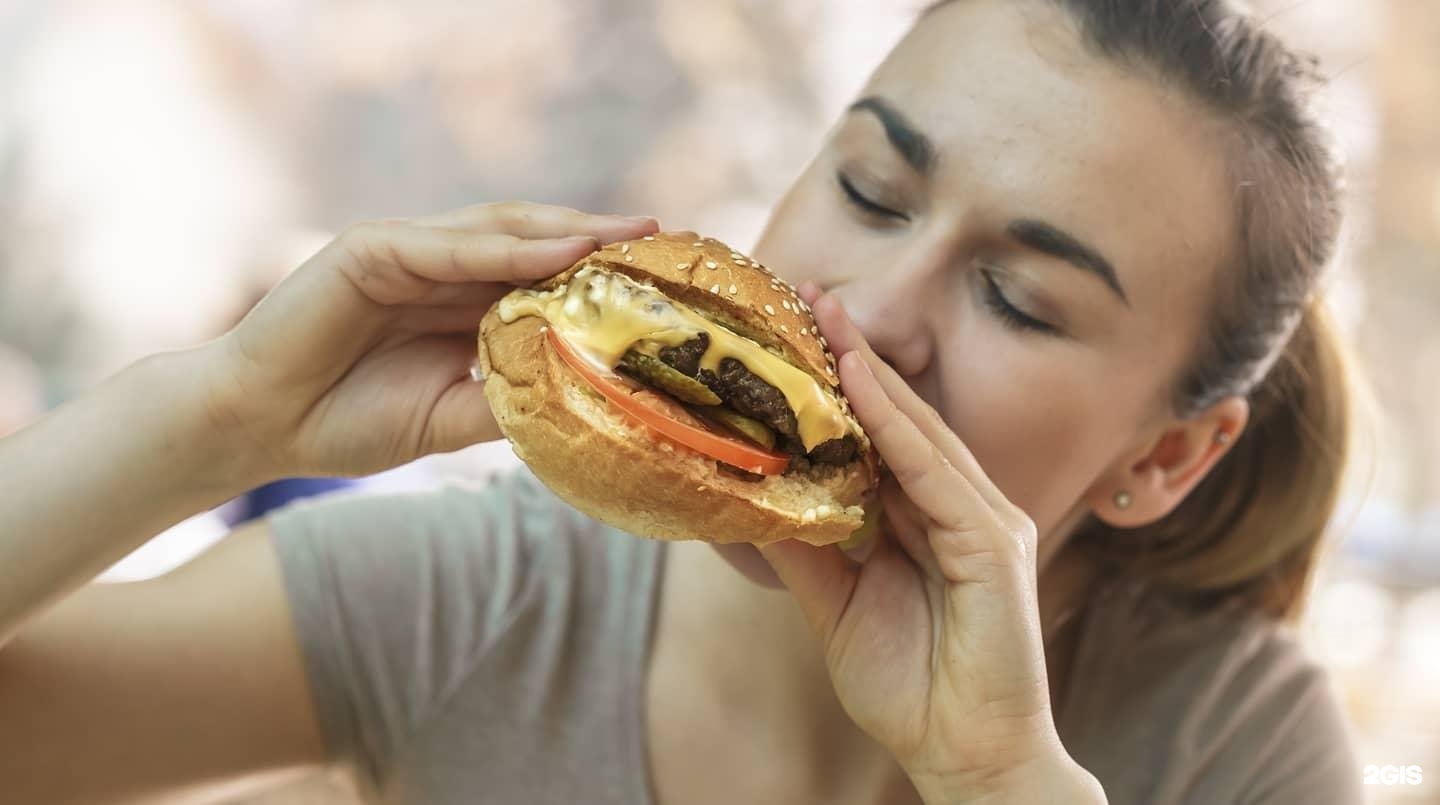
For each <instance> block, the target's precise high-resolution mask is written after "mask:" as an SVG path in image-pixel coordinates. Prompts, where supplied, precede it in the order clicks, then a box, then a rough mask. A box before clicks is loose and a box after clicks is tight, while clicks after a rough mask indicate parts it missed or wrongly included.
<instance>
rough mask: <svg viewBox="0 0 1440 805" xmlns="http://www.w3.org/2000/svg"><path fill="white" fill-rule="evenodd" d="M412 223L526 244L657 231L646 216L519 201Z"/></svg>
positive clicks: (628, 236)
mask: <svg viewBox="0 0 1440 805" xmlns="http://www.w3.org/2000/svg"><path fill="white" fill-rule="evenodd" d="M415 222H416V223H417V224H420V225H422V226H428V227H436V228H442V229H458V230H465V231H468V232H471V233H489V234H499V235H514V236H515V237H519V238H526V239H530V240H539V239H547V238H564V237H570V236H574V235H583V236H585V237H591V238H594V239H596V240H598V241H600V243H602V244H605V243H613V242H615V241H617V240H632V239H634V238H638V237H643V236H645V235H651V234H654V233H655V232H656V231H657V230H658V229H659V224H658V223H656V221H655V219H654V218H650V217H646V216H620V215H595V214H592V213H586V212H580V211H579V210H572V209H570V208H568V207H554V206H550V205H548V204H532V203H529V202H523V201H510V202H504V203H500V204H475V205H472V206H469V207H461V208H460V209H458V210H450V211H448V212H443V213H439V214H437V215H430V216H426V217H424V218H417V219H415Z"/></svg>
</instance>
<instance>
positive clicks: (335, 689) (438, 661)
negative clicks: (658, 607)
mask: <svg viewBox="0 0 1440 805" xmlns="http://www.w3.org/2000/svg"><path fill="white" fill-rule="evenodd" d="M268 522H269V525H270V527H271V531H272V533H273V535H274V544H275V546H276V555H277V556H278V558H279V561H280V566H281V570H282V577H283V579H284V583H285V588H286V593H287V597H288V598H289V602H290V607H291V610H292V616H293V620H294V623H295V628H296V634H297V638H298V640H299V643H300V646H301V649H302V652H303V654H304V656H305V660H306V667H307V671H308V673H309V676H310V678H311V688H312V691H313V693H314V695H315V699H316V704H317V709H318V711H319V714H320V719H321V722H322V726H323V728H324V730H325V733H326V736H327V741H328V743H329V745H330V747H331V752H332V754H333V755H334V756H335V757H337V758H341V759H344V760H347V761H350V762H352V763H354V764H355V766H356V767H357V768H358V769H359V771H360V775H361V776H360V779H361V780H363V781H364V783H365V785H366V786H367V787H369V788H378V787H380V786H381V785H383V784H384V781H385V780H387V779H393V778H405V779H407V780H409V781H410V783H413V784H416V785H422V784H423V785H432V786H441V787H443V786H444V785H448V784H451V783H453V784H455V785H463V784H464V782H465V781H466V780H473V779H476V778H477V777H479V778H484V779H487V780H488V782H489V783H490V784H492V785H495V786H500V788H498V789H497V790H507V791H508V790H515V791H523V790H537V791H538V790H540V789H541V788H542V787H543V786H544V785H556V784H559V783H558V782H555V781H550V782H548V783H547V782H546V781H544V780H539V779H534V778H532V777H527V776H526V775H527V774H530V773H531V772H532V771H534V770H535V769H536V768H537V767H536V766H535V765H534V764H533V763H527V761H526V757H527V753H529V754H528V756H529V757H532V758H533V757H537V756H546V755H555V754H564V753H570V754H574V753H575V752H578V751H579V750H578V749H577V747H576V746H575V745H572V744H569V743H566V741H579V740H581V739H593V738H594V737H595V736H598V735H600V734H602V733H603V731H604V729H613V725H614V724H615V723H617V719H618V718H619V716H618V715H617V714H616V712H615V708H618V707H619V706H620V705H619V704H618V703H617V702H619V700H620V697H618V696H617V695H614V693H613V691H614V689H617V688H618V687H620V686H622V685H623V684H624V682H625V681H626V680H628V679H629V678H630V677H629V676H624V677H623V678H622V676H621V674H620V672H619V671H617V670H615V669H617V668H620V667H622V666H620V665H619V664H618V663H617V662H616V657H617V656H618V657H619V658H621V659H622V660H624V661H625V664H624V665H623V668H624V671H625V673H626V674H629V673H631V672H632V671H634V669H637V668H639V667H640V664H639V660H638V659H634V658H639V657H640V656H642V654H641V652H642V649H643V646H644V645H645V643H644V638H645V635H646V634H647V633H648V632H647V629H648V625H649V621H650V614H651V609H652V603H653V594H652V593H653V590H654V589H655V587H656V584H657V581H656V579H657V576H658V571H659V565H660V562H661V559H662V553H661V552H660V548H661V547H662V546H661V545H659V544H656V543H652V542H649V541H646V540H641V539H638V538H635V537H632V536H630V535H627V534H624V533H622V532H619V531H616V530H614V529H611V528H608V527H606V526H604V525H602V524H600V523H598V522H596V521H594V520H591V519H590V518H588V517H586V516H584V515H583V514H580V513H579V512H577V511H575V510H574V509H572V508H570V507H569V506H567V505H565V504H564V503H563V502H562V501H560V500H559V499H558V498H556V497H555V496H554V495H553V494H552V493H551V492H549V491H548V490H547V489H545V488H544V487H543V486H542V485H541V484H540V483H539V482H538V481H536V480H535V478H534V477H533V476H532V475H530V474H529V473H528V472H526V471H524V470H520V471H517V472H515V473H510V474H505V475H501V476H497V477H495V478H493V479H492V480H490V481H488V482H486V483H485V484H483V485H475V486H471V485H451V486H446V487H444V488H441V489H437V490H434V491H427V492H421V493H405V494H387V495H378V496H377V495H360V494H339V495H335V496H332V497H330V498H326V499H323V500H314V501H304V502H301V503H298V504H295V505H292V506H290V507H287V508H286V509H284V510H282V511H280V512H278V513H276V514H274V515H272V516H271V517H270V518H268ZM632 659H634V661H633V662H632V661H630V660H632ZM542 682H543V684H542ZM577 691H586V692H592V693H594V695H591V696H576V695H575V694H576V692H577ZM522 694H523V695H522ZM587 702H588V704H586V703H587ZM577 708H583V709H577ZM607 708H608V709H607ZM555 711H558V712H564V713H566V714H567V721H566V723H568V724H570V725H571V726H572V727H573V729H571V730H569V731H566V732H564V733H563V734H558V733H555V732H554V730H551V729H549V728H548V727H547V726H546V724H544V723H541V722H540V721H537V719H539V718H541V717H542V716H543V715H544V714H546V713H551V712H555ZM585 719H588V720H585ZM602 722H603V725H604V727H603V728H602V726H600V725H601V724H602ZM582 727H583V729H582ZM457 746H466V747H477V749H476V752H477V753H480V754H482V755H483V756H484V757H485V758H486V760H485V762H484V764H483V767H477V766H476V761H475V759H474V758H475V757H476V756H477V755H476V754H474V753H471V754H466V753H458V754H457V753H456V752H455V751H454V747H457ZM479 747H483V748H485V751H484V752H480V749H479ZM497 747H499V749H497ZM616 751H619V750H616ZM576 756H579V755H576ZM452 760H453V761H454V763H453V764H452V763H451V762H450V761H452ZM506 785H509V786H511V788H504V786H506ZM555 801H578V800H575V799H573V798H570V799H568V800H566V799H564V798H561V799H556V800H555Z"/></svg>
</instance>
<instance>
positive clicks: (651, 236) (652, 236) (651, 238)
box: [642, 235, 655, 240]
mask: <svg viewBox="0 0 1440 805" xmlns="http://www.w3.org/2000/svg"><path fill="white" fill-rule="evenodd" d="M654 239H655V236H654V235H646V236H645V237H644V238H642V240H654Z"/></svg>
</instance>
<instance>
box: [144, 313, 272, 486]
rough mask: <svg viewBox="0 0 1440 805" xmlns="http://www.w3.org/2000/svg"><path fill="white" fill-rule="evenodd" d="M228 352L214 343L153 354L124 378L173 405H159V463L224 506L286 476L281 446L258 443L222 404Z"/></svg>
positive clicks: (157, 429) (223, 403)
mask: <svg viewBox="0 0 1440 805" xmlns="http://www.w3.org/2000/svg"><path fill="white" fill-rule="evenodd" d="M223 353H225V346H223V344H222V343H220V341H212V343H207V344H202V346H199V347H193V348H187V350H177V351H168V353H160V354H154V356H150V357H145V359H143V360H140V361H137V363H135V364H132V366H131V367H130V369H127V370H125V372H124V373H122V376H121V379H120V380H121V382H125V383H130V384H132V386H137V387H141V389H151V392H150V393H151V395H153V396H160V395H164V397H167V399H168V400H170V402H171V405H168V406H157V408H161V410H160V416H158V418H157V422H156V428H154V433H156V449H157V458H158V459H160V461H161V462H163V465H164V467H166V468H167V471H170V472H173V474H177V478H183V481H184V482H186V484H187V485H189V487H190V488H192V490H196V491H197V493H200V494H204V495H206V497H213V498H216V500H222V501H223V500H228V498H230V497H235V495H238V494H242V493H245V491H248V490H251V488H255V487H258V485H261V484H265V482H266V481H271V480H275V478H279V477H281V475H284V474H285V469H284V467H282V465H281V462H279V461H278V459H276V458H275V457H276V454H278V451H276V449H275V448H276V446H275V445H266V444H264V442H262V441H261V439H256V438H255V435H253V432H252V431H251V429H249V428H248V426H246V423H245V422H243V421H242V419H240V418H238V416H236V415H235V413H233V412H235V410H236V409H235V408H233V406H229V405H226V402H225V400H220V399H217V393H216V389H217V387H219V384H217V383H215V382H213V377H215V374H216V373H217V372H220V369H219V367H220V366H223V363H225V360H228V356H226V354H223ZM127 376H128V377H127Z"/></svg>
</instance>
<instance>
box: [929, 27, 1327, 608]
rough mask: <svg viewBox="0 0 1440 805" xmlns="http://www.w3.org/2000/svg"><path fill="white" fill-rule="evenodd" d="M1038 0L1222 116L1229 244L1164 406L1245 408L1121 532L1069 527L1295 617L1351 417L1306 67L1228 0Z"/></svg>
mask: <svg viewBox="0 0 1440 805" xmlns="http://www.w3.org/2000/svg"><path fill="white" fill-rule="evenodd" d="M954 1H955V0H942V1H941V2H939V3H937V4H935V5H933V6H931V7H930V9H929V11H933V10H934V9H936V8H938V7H940V6H944V5H948V4H949V3H950V2H954ZM1047 1H1048V2H1050V3H1052V4H1054V5H1056V6H1059V7H1060V8H1063V9H1064V10H1066V11H1067V12H1068V13H1069V14H1070V16H1071V18H1072V19H1074V20H1075V21H1076V23H1077V27H1078V29H1079V32H1080V35H1081V38H1082V40H1083V41H1084V42H1085V44H1086V45H1087V46H1088V47H1089V48H1090V49H1092V50H1093V51H1095V52H1096V53H1098V54H1100V55H1102V56H1104V57H1106V58H1109V59H1111V60H1113V61H1115V62H1117V63H1120V64H1122V65H1124V66H1126V67H1130V68H1133V69H1136V70H1139V71H1142V72H1144V73H1148V74H1150V75H1152V76H1154V77H1155V79H1156V80H1158V81H1161V82H1164V83H1165V84H1167V85H1170V86H1175V87H1178V88H1180V89H1182V90H1184V91H1185V92H1186V93H1187V94H1188V95H1189V96H1190V97H1191V98H1192V99H1193V101H1194V102H1195V103H1196V104H1197V106H1198V108H1200V109H1202V110H1204V111H1205V112H1207V113H1208V114H1211V115H1213V117H1214V119H1215V120H1216V121H1217V122H1218V123H1219V124H1220V125H1219V127H1218V130H1219V131H1220V132H1221V134H1220V145H1221V146H1222V147H1224V148H1226V150H1227V154H1228V155H1229V157H1230V160H1229V168H1230V173H1231V176H1230V178H1231V180H1232V184H1233V186H1234V188H1235V225H1236V232H1237V238H1236V242H1235V243H1234V244H1233V245H1232V248H1231V256H1230V259H1229V263H1228V265H1227V266H1226V270H1224V271H1221V272H1219V279H1218V283H1217V286H1216V287H1215V288H1214V289H1213V293H1214V299H1213V301H1212V304H1211V313H1210V320H1209V323H1208V326H1207V329H1206V334H1205V337H1204V338H1203V339H1202V340H1201V343H1199V344H1198V345H1197V349H1196V352H1195V354H1194V355H1193V357H1192V359H1191V361H1190V363H1189V365H1188V367H1187V369H1186V371H1185V372H1184V373H1183V374H1182V376H1181V378H1180V379H1179V382H1178V383H1177V384H1176V387H1175V393H1174V401H1173V404H1174V408H1175V410H1176V412H1177V413H1178V414H1179V415H1181V416H1192V415H1194V414H1197V413H1199V412H1201V411H1203V410H1205V409H1206V408H1208V407H1209V406H1211V405H1213V404H1215V403H1216V402H1218V401H1220V400H1222V399H1224V398H1226V397H1229V396H1232V395H1239V396H1244V397H1247V398H1248V399H1249V400H1250V402H1251V408H1252V411H1251V419H1250V424H1249V426H1248V427H1247V428H1246V430H1245V432H1244V433H1243V434H1242V435H1241V436H1240V438H1239V440H1238V441H1237V442H1236V444H1235V445H1234V446H1233V447H1232V448H1231V450H1230V452H1229V454H1228V455H1227V456H1226V457H1225V458H1224V459H1223V460H1222V461H1221V462H1220V463H1219V464H1218V465H1217V466H1216V467H1215V469H1214V470H1213V471H1212V472H1211V473H1210V475H1209V476H1208V477H1207V478H1206V479H1205V480H1204V481H1203V482H1202V483H1201V484H1200V485H1199V486H1198V487H1197V488H1196V489H1195V490H1194V491H1193V492H1192V493H1191V494H1190V495H1189V496H1188V497H1187V498H1186V500H1185V501H1184V502H1182V503H1181V504H1180V505H1179V506H1178V507H1177V508H1176V510H1175V511H1174V512H1172V513H1171V514H1170V515H1169V516H1167V517H1165V518H1163V519H1162V520H1160V521H1159V522H1156V523H1154V524H1152V525H1149V526H1146V527H1143V528H1137V529H1130V530H1124V531H1122V530H1118V529H1114V528H1111V527H1109V526H1106V525H1105V524H1103V523H1101V522H1099V521H1098V520H1096V519H1094V518H1091V520H1090V522H1088V523H1087V524H1086V525H1085V526H1083V527H1082V529H1081V531H1080V533H1079V534H1077V535H1076V539H1077V540H1080V541H1083V543H1084V544H1086V545H1088V546H1090V547H1093V548H1095V549H1096V550H1097V551H1098V552H1099V553H1100V554H1101V555H1102V556H1104V557H1105V558H1107V559H1108V560H1109V561H1110V562H1111V563H1113V564H1114V565H1116V566H1117V567H1121V568H1124V569H1125V570H1126V571H1127V572H1131V573H1137V574H1144V575H1145V576H1147V577H1150V578H1154V579H1158V580H1160V581H1162V582H1164V583H1168V584H1170V585H1173V586H1176V587H1179V588H1182V589H1186V590H1191V591H1195V592H1197V593H1201V594H1203V596H1204V597H1205V598H1208V599H1210V600H1211V601H1214V602H1219V601H1240V602H1243V603H1244V604H1247V605H1249V606H1250V607H1252V608H1254V609H1257V610H1260V611H1263V612H1266V613H1268V614H1271V615H1274V616H1276V617H1293V616H1294V615H1295V614H1296V613H1297V612H1298V610H1299V608H1300V605H1301V603H1302V602H1303V599H1304V594H1305V592H1306V590H1307V588H1308V586H1309V580H1310V577H1311V574H1312V571H1313V569H1314V566H1315V559H1316V557H1317V555H1318V553H1319V551H1320V548H1321V545H1322V538H1323V536H1324V534H1325V532H1326V529H1327V525H1328V523H1329V521H1330V519H1331V516H1332V514H1333V512H1334V508H1335V503H1336V500H1337V498H1338V495H1339V490H1340V485H1341V481H1342V475H1343V471H1344V465H1345V457H1346V450H1347V446H1348V443H1349V428H1350V419H1351V403H1350V399H1349V394H1350V392H1349V388H1350V385H1349V381H1348V378H1347V372H1346V369H1345V366H1346V363H1345V360H1344V356H1343V352H1342V350H1341V348H1340V342H1339V341H1338V339H1337V338H1336V336H1335V333H1334V331H1333V328H1332V326H1331V323H1330V321H1329V318H1328V316H1327V315H1326V314H1325V311H1324V308H1323V306H1322V304H1321V303H1320V301H1319V300H1318V298H1317V294H1316V288H1317V285H1318V284H1319V279H1320V277H1321V275H1322V273H1323V270H1324V268H1325V266H1326V265H1327V264H1328V262H1329V260H1330V258H1331V256H1332V252H1333V250H1334V246H1335V241H1336V237H1337V234H1338V229H1339V226H1340V211H1339V207H1340V205H1339V188H1338V181H1337V178H1336V174H1335V171H1334V168H1333V162H1332V160H1331V157H1330V153H1329V151H1328V149H1327V148H1326V146H1325V137H1324V136H1323V133H1322V130H1321V128H1320V126H1319V125H1318V124H1317V122H1316V121H1315V120H1314V119H1313V118H1312V117H1311V116H1310V114H1309V113H1308V112H1307V110H1306V108H1305V99H1306V95H1307V92H1308V90H1309V88H1310V86H1311V85H1312V83H1313V82H1314V80H1315V78H1316V72H1315V68H1314V63H1313V61H1312V60H1309V59H1306V58H1302V57H1300V56H1298V55H1296V54H1295V53H1294V52H1292V51H1291V50H1289V49H1288V48H1287V47H1286V46H1285V45H1284V43H1282V42H1281V41H1280V40H1279V39H1277V38H1276V37H1275V36H1273V35H1271V34H1269V33H1267V32H1265V31H1263V30H1261V29H1260V28H1259V27H1258V25H1257V24H1256V23H1255V22H1254V20H1253V19H1252V18H1251V17H1249V16H1248V15H1246V14H1243V13H1241V12H1239V11H1237V10H1236V9H1235V8H1233V7H1232V6H1231V4H1230V3H1228V2H1225V0H1047ZM927 13H929V12H928V11H927Z"/></svg>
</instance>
